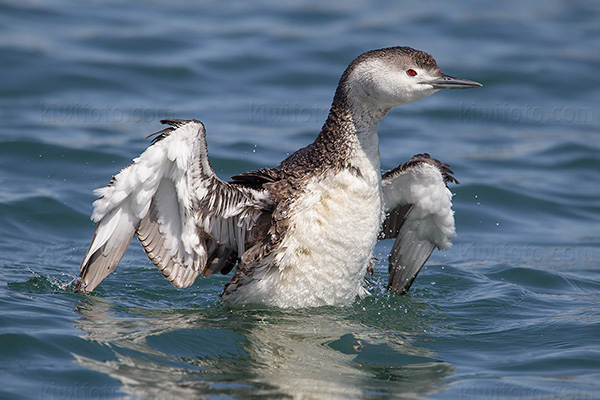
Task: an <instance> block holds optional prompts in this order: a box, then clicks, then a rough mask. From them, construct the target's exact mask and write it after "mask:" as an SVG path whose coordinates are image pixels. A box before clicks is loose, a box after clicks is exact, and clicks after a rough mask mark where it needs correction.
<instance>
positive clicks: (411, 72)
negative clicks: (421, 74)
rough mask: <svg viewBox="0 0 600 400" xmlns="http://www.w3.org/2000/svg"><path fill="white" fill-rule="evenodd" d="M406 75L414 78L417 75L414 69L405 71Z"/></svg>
mask: <svg viewBox="0 0 600 400" xmlns="http://www.w3.org/2000/svg"><path fill="white" fill-rule="evenodd" d="M406 73H407V74H408V75H409V76H416V75H417V71H415V70H414V69H409V70H408V71H406Z"/></svg>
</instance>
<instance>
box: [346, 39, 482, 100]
mask: <svg viewBox="0 0 600 400" xmlns="http://www.w3.org/2000/svg"><path fill="white" fill-rule="evenodd" d="M478 86H482V85H481V84H480V83H477V82H474V81H470V80H467V79H458V78H454V77H451V76H449V75H446V74H444V73H442V71H441V70H440V67H438V65H437V62H436V61H435V59H434V58H433V57H432V56H430V55H429V54H427V53H425V52H424V51H420V50H415V49H413V48H410V47H388V48H385V49H379V50H372V51H368V52H366V53H363V54H361V55H360V56H358V57H357V58H356V59H355V60H354V61H352V63H350V65H349V66H348V68H347V69H346V72H344V75H343V76H342V79H341V80H340V86H339V88H340V89H341V90H342V91H343V92H344V93H345V94H346V98H347V99H348V100H349V101H350V103H353V104H355V105H361V106H363V107H364V106H371V107H369V108H373V106H374V107H375V108H378V109H382V110H383V109H387V110H389V109H391V108H392V107H396V106H399V105H401V104H406V103H410V102H412V101H416V100H420V99H423V98H425V97H427V96H430V95H432V94H434V93H435V92H437V91H438V90H440V89H467V88H472V87H478Z"/></svg>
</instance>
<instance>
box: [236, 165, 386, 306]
mask: <svg viewBox="0 0 600 400" xmlns="http://www.w3.org/2000/svg"><path fill="white" fill-rule="evenodd" d="M369 169H370V170H369V171H366V172H365V173H364V174H361V176H357V174H356V173H355V172H352V171H350V170H343V171H341V172H338V173H336V174H326V175H325V176H323V175H321V176H316V177H315V178H313V180H312V181H310V182H309V183H308V184H307V186H306V187H305V191H304V193H303V195H301V196H300V197H299V198H298V200H297V201H296V202H295V204H293V206H292V207H291V209H290V225H289V230H288V232H286V235H285V238H284V239H283V241H282V243H281V246H280V248H279V249H278V250H277V251H275V252H274V253H273V254H272V255H271V256H270V257H268V259H267V260H264V263H265V265H263V266H261V267H259V268H257V272H256V274H255V276H253V278H254V280H253V282H252V284H248V285H244V286H242V287H240V288H238V289H237V290H236V292H235V293H234V294H232V295H233V296H232V297H234V298H230V299H229V300H230V301H233V302H236V303H237V302H239V303H247V302H249V303H264V304H269V305H273V306H278V307H310V306H320V305H344V304H349V303H351V302H352V301H353V300H354V299H355V298H356V296H357V295H358V294H361V293H362V292H364V289H363V278H364V275H365V272H366V268H367V266H368V264H369V262H370V261H371V257H372V254H373V248H374V247H375V243H376V242H377V235H378V233H379V229H380V225H381V218H382V200H381V199H382V195H381V178H380V175H379V171H377V172H375V171H374V169H373V168H369ZM363 172H364V171H363ZM266 264H269V265H268V266H267V265H266ZM258 270H261V271H258Z"/></svg>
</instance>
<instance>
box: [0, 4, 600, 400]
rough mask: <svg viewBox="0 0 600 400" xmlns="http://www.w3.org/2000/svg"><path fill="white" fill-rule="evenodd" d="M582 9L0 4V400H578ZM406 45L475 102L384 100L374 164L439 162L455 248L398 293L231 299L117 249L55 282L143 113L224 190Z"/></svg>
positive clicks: (594, 211) (586, 214) (587, 283)
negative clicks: (189, 121) (98, 265)
mask: <svg viewBox="0 0 600 400" xmlns="http://www.w3.org/2000/svg"><path fill="white" fill-rule="evenodd" d="M598 21H600V3H598V2H593V1H571V2H564V1H558V0H551V1H541V0H533V1H525V2H512V1H510V2H482V1H466V2H461V3H448V2H443V1H440V0H435V1H429V2H396V1H360V0H358V1H348V2H342V3H339V4H338V3H336V2H330V3H328V4H326V2H316V1H306V2H301V1H291V2H279V1H273V0H264V1H259V2H244V1H232V2H223V1H218V2H217V1H214V2H211V1H206V2H194V3H190V2H185V1H180V0H171V1H169V2H164V1H151V2H149V1H140V0H134V1H129V2H126V3H121V2H115V1H107V2H70V1H61V0H57V1H13V0H7V1H4V2H2V3H1V4H0V60H1V66H0V71H1V74H0V75H1V78H0V117H1V118H2V128H1V129H0V268H1V271H2V274H0V371H1V372H0V398H2V399H26V398H31V399H37V398H45V399H46V398H49V399H51V398H57V399H64V398H82V399H90V398H103V399H104V398H106V399H111V398H160V399H164V398H180V397H186V398H208V399H230V398H235V399H245V398H340V399H347V398H387V397H389V398H409V399H416V398H432V399H446V398H461V399H490V398H511V399H512V398H521V399H558V398H561V399H562V398H571V399H594V398H600V231H599V228H598V227H599V226H600V184H599V183H600V134H599V126H600V91H599V90H598V87H599V85H598V83H599V80H598V71H599V70H600V24H599V23H598ZM394 45H408V46H412V47H415V48H418V49H422V50H426V51H428V52H429V53H431V54H432V55H434V56H435V58H436V59H437V61H438V63H439V64H440V66H441V67H442V70H443V71H444V72H446V73H448V74H450V75H454V76H459V77H464V78H468V79H473V80H476V81H480V82H483V83H484V85H485V86H484V87H483V88H479V89H476V90H475V89H474V90H466V91H446V92H441V93H438V94H436V95H434V96H432V97H430V98H428V99H426V100H423V101H420V102H417V103H413V104H409V105H406V106H402V107H399V108H398V109H395V110H392V112H390V114H389V115H388V116H387V117H386V118H385V120H384V122H383V123H382V124H381V126H380V129H379V133H380V145H381V155H382V167H383V168H384V169H391V168H393V167H395V166H397V165H398V164H399V163H401V162H405V161H406V160H408V159H409V158H410V157H411V156H412V155H413V154H417V153H421V152H428V153H430V154H431V155H432V156H433V157H436V158H439V159H441V160H443V161H445V162H447V163H449V164H451V166H452V168H453V170H454V172H455V174H456V177H457V178H458V179H459V181H460V182H461V184H460V185H453V186H452V187H451V189H452V191H453V192H454V193H455V197H454V206H455V210H456V222H457V231H458V237H457V238H456V239H455V240H454V246H453V247H452V248H451V249H450V250H448V251H445V252H435V253H434V254H433V256H432V257H431V259H430V261H429V263H428V265H427V266H426V267H425V268H424V269H423V271H422V272H421V274H420V275H419V277H418V279H417V281H416V282H415V284H414V286H413V288H412V289H411V292H410V294H409V295H408V296H404V297H399V296H395V295H389V294H387V293H386V292H385V290H384V288H385V283H386V280H387V254H388V252H389V249H390V246H391V244H390V243H387V242H380V243H379V244H378V246H377V248H376V254H375V255H376V257H377V258H378V261H377V263H376V265H375V277H374V278H373V279H372V280H371V286H370V288H369V290H370V292H371V294H372V296H370V297H367V298H365V299H362V300H356V302H355V303H354V304H352V305H351V306H348V307H321V308H314V309H301V310H279V309H272V308H264V307H229V306H227V305H224V304H223V303H222V302H221V301H220V300H219V297H218V295H219V294H220V293H221V291H222V288H223V285H224V284H225V283H226V282H227V279H228V278H227V277H212V278H210V279H198V281H197V282H196V283H195V284H194V285H193V286H192V287H190V288H188V289H186V290H177V289H175V288H173V287H172V286H171V285H170V284H169V283H168V282H167V281H166V280H165V279H163V278H162V277H161V274H160V272H159V271H158V270H156V268H155V267H153V266H152V265H151V263H150V261H149V260H148V259H147V258H146V256H145V254H144V253H143V251H142V250H141V247H140V246H139V244H138V243H137V242H135V241H134V242H133V244H132V246H131V247H130V249H129V250H128V252H127V254H126V255H125V257H124V259H123V260H122V262H121V264H120V265H119V267H118V268H117V269H116V271H115V273H114V274H112V275H110V276H109V277H108V278H107V279H106V280H105V281H104V282H103V283H102V284H101V285H100V287H99V288H98V290H97V291H95V292H94V293H93V294H92V295H89V296H85V295H82V294H79V293H74V290H73V288H74V282H75V279H76V277H77V275H78V269H79V263H80V261H81V258H82V257H83V255H84V253H85V251H86V249H87V246H88V245H89V241H90V239H91V236H92V233H93V229H94V226H93V224H92V222H91V221H90V219H89V216H90V214H91V211H92V205H91V204H92V202H93V200H94V195H93V194H92V190H93V189H95V188H97V187H100V186H103V185H105V184H106V183H107V182H108V181H109V180H110V178H111V177H112V176H113V175H114V174H116V173H117V172H118V171H119V170H120V169H121V168H123V167H124V166H126V165H127V164H129V162H130V161H131V159H132V158H134V157H136V156H137V155H138V154H139V153H140V152H141V151H143V149H144V148H145V147H146V146H147V145H148V144H149V141H148V140H147V139H145V137H146V135H148V134H150V133H152V132H155V131H158V130H159V129H161V126H160V124H159V123H158V120H160V119H162V118H197V119H200V120H202V121H203V122H204V123H205V125H206V127H207V134H208V142H209V143H208V144H209V150H210V153H211V162H212V163H213V166H214V168H215V170H216V171H217V173H218V174H219V175H220V176H221V177H223V178H228V177H229V176H231V175H233V174H236V173H240V172H244V171H248V170H251V169H255V168H259V167H263V166H275V165H277V164H278V162H279V161H280V160H282V159H283V158H285V157H286V155H288V154H290V153H291V152H293V151H295V150H296V149H298V148H300V147H302V146H305V145H307V144H308V143H310V142H311V141H312V140H313V139H314V138H315V136H316V134H317V133H318V131H319V129H320V127H321V125H322V123H323V121H324V120H325V117H326V115H327V111H328V108H329V105H330V104H331V99H332V97H333V92H334V90H335V87H336V84H337V81H338V79H339V77H340V75H341V73H342V72H343V70H344V69H345V67H346V65H347V64H348V63H349V62H350V61H351V60H352V59H353V58H354V57H356V56H357V55H359V54H360V53H362V52H364V51H367V50H370V49H374V48H380V47H386V46H394Z"/></svg>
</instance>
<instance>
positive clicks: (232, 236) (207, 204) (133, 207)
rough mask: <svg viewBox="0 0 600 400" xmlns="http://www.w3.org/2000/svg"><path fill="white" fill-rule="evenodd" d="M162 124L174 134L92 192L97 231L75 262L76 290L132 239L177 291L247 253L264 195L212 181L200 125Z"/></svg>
mask: <svg viewBox="0 0 600 400" xmlns="http://www.w3.org/2000/svg"><path fill="white" fill-rule="evenodd" d="M165 122H167V123H169V124H171V125H172V126H173V128H168V129H166V130H164V131H162V132H160V133H159V136H158V138H157V139H156V142H155V143H154V144H153V145H151V146H150V147H148V149H146V151H144V152H143V153H142V154H141V155H140V156H139V157H138V158H136V159H134V160H133V163H132V164H131V165H129V166H128V167H126V168H124V169H123V170H122V171H121V172H119V173H118V174H117V175H116V176H115V177H114V178H113V180H112V181H111V183H110V184H109V185H108V186H106V187H103V188H100V189H97V190H95V191H94V193H95V194H96V195H98V196H100V198H99V199H98V200H96V201H95V202H94V212H93V214H92V220H93V221H95V222H97V224H98V225H97V227H96V231H95V233H94V238H93V239H92V243H91V244H90V248H89V249H88V252H87V253H86V255H85V257H84V259H83V261H82V263H81V279H80V282H79V285H78V290H82V291H87V292H89V291H92V290H93V289H94V288H95V287H96V286H97V285H98V284H99V283H100V282H101V281H102V280H103V279H104V278H105V277H106V276H107V275H108V274H110V272H112V270H114V268H115V267H116V265H117V264H118V263H119V261H120V260H121V258H122V256H123V254H124V253H125V251H126V250H127V247H128V245H129V242H130V241H131V237H132V236H133V234H134V233H136V234H137V235H138V239H139V240H140V243H141V244H142V246H143V247H144V250H145V251H146V254H147V255H148V257H149V258H150V260H152V262H153V263H154V264H155V265H156V266H157V267H158V268H159V270H161V272H162V273H163V275H164V276H165V277H166V278H167V279H168V280H169V281H170V282H171V283H172V284H173V285H174V286H176V287H179V288H183V287H187V286H189V285H191V284H192V283H193V282H194V280H195V279H196V278H197V276H198V275H199V274H200V273H202V272H204V273H205V275H210V274H212V273H214V272H218V271H219V270H220V269H222V268H225V267H227V265H228V263H231V262H234V263H235V261H236V258H235V257H234V255H235V254H236V253H237V254H240V255H241V254H242V253H243V252H244V251H245V245H246V240H247V239H248V238H250V237H252V232H248V231H251V230H252V228H253V226H254V223H255V222H256V220H257V219H258V215H260V213H261V212H262V211H263V209H264V207H265V205H266V204H267V203H268V196H267V195H266V194H265V193H263V192H261V191H259V190H253V189H250V188H247V187H241V186H234V185H231V184H229V183H227V182H223V181H221V180H220V179H219V178H218V177H217V176H216V175H215V173H214V171H213V169H212V167H211V166H210V164H209V162H208V155H207V151H206V139H205V130H204V126H203V124H202V123H201V122H200V121H195V120H189V121H181V120H174V121H165ZM209 258H210V260H209ZM208 261H210V262H211V263H212V264H211V265H207V263H208Z"/></svg>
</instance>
